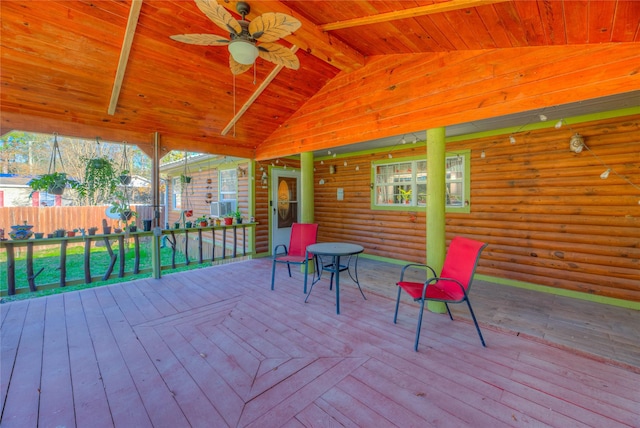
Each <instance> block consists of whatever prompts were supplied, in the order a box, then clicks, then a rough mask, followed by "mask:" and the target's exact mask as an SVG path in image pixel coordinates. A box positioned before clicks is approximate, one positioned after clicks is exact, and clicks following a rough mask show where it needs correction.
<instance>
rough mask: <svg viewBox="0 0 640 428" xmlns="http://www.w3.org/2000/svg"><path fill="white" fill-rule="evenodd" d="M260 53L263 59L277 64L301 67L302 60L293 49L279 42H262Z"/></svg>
mask: <svg viewBox="0 0 640 428" xmlns="http://www.w3.org/2000/svg"><path fill="white" fill-rule="evenodd" d="M258 54H259V55H260V57H261V58H262V59H265V60H267V61H269V62H272V63H274V64H277V65H282V66H284V67H287V68H290V69H292V70H297V69H299V68H300V61H299V60H298V57H297V56H296V54H295V53H293V52H291V49H287V48H285V47H284V46H282V45H280V44H277V43H261V44H260V45H258Z"/></svg>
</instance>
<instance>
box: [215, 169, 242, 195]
mask: <svg viewBox="0 0 640 428" xmlns="http://www.w3.org/2000/svg"><path fill="white" fill-rule="evenodd" d="M219 186H220V200H221V201H222V200H225V199H237V198H238V171H237V170H236V169H235V168H234V169H223V170H220V181H219Z"/></svg>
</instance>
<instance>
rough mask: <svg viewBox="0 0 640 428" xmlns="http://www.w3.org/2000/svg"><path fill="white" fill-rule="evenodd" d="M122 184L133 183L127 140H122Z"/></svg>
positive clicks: (120, 177)
mask: <svg viewBox="0 0 640 428" xmlns="http://www.w3.org/2000/svg"><path fill="white" fill-rule="evenodd" d="M119 179H120V184H122V185H123V186H128V185H129V184H131V172H130V171H129V158H128V157H127V142H126V141H123V142H122V165H121V166H120V176H119Z"/></svg>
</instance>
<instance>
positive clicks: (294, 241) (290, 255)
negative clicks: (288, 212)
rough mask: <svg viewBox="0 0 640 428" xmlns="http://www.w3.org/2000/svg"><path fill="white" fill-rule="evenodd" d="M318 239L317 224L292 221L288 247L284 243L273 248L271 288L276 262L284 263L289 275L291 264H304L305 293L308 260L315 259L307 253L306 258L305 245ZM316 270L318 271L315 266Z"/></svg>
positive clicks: (305, 288)
mask: <svg viewBox="0 0 640 428" xmlns="http://www.w3.org/2000/svg"><path fill="white" fill-rule="evenodd" d="M317 239H318V225H317V224H315V223H294V224H293V225H292V226H291V238H290V239H289V248H288V249H287V246H286V245H284V244H280V245H277V246H276V247H275V248H274V249H273V264H272V267H271V289H272V290H273V283H274V278H275V275H276V264H277V263H286V264H287V269H288V270H289V277H291V265H292V264H293V265H305V268H304V273H305V275H304V293H305V294H306V293H307V272H308V271H309V260H315V257H314V255H313V254H309V258H308V259H307V254H306V253H307V246H308V245H311V244H315V243H316V241H317ZM315 271H316V272H318V269H317V266H316V270H315Z"/></svg>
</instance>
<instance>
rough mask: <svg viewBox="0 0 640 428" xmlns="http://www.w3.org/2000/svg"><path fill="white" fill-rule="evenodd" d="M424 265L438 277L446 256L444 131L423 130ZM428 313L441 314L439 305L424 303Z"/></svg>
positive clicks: (436, 303)
mask: <svg viewBox="0 0 640 428" xmlns="http://www.w3.org/2000/svg"><path fill="white" fill-rule="evenodd" d="M427 171H429V179H428V180H427V264H428V265H429V266H431V267H432V268H433V269H434V270H435V271H436V272H437V273H438V275H439V274H440V272H441V271H442V266H443V264H444V258H445V253H446V236H445V200H446V199H445V192H446V168H445V129H444V128H435V129H428V130H427ZM427 308H428V309H429V310H430V311H431V312H437V313H444V312H446V310H447V308H446V306H445V304H444V303H442V302H431V301H430V302H427Z"/></svg>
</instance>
